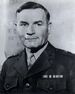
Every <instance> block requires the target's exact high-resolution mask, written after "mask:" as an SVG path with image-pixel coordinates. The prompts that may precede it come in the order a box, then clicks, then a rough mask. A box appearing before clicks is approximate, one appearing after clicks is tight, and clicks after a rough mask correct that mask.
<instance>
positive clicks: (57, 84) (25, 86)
mask: <svg viewBox="0 0 75 94" xmlns="http://www.w3.org/2000/svg"><path fill="white" fill-rule="evenodd" d="M26 58H27V57H26V52H25V50H24V51H22V52H21V53H20V54H18V55H16V56H12V57H9V58H8V59H7V60H6V61H5V62H4V64H3V68H2V71H1V75H0V94H75V62H74V58H73V56H72V54H70V53H67V52H65V51H63V50H60V49H56V48H55V47H53V46H52V45H51V44H50V43H48V46H47V47H46V49H45V50H44V51H43V52H42V54H41V55H40V56H39V57H38V59H37V60H36V61H35V63H34V64H33V65H32V67H31V68H30V69H29V70H28V67H27V59H26Z"/></svg>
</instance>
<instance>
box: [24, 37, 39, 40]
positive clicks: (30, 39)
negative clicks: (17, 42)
mask: <svg viewBox="0 0 75 94" xmlns="http://www.w3.org/2000/svg"><path fill="white" fill-rule="evenodd" d="M36 39H38V37H35V38H25V40H36Z"/></svg>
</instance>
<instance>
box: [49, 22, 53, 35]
mask: <svg viewBox="0 0 75 94" xmlns="http://www.w3.org/2000/svg"><path fill="white" fill-rule="evenodd" d="M51 26H52V22H49V23H48V34H50V32H51Z"/></svg>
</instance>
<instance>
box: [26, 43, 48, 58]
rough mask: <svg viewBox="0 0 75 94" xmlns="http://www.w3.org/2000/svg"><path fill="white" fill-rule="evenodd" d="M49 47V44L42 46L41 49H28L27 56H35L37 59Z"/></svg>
mask: <svg viewBox="0 0 75 94" xmlns="http://www.w3.org/2000/svg"><path fill="white" fill-rule="evenodd" d="M47 45H48V42H47V43H45V44H44V45H42V46H41V47H39V48H34V49H29V48H26V54H27V57H29V56H30V55H31V54H34V55H35V56H36V58H38V57H39V55H40V54H41V53H42V52H43V51H44V49H45V48H46V47H47Z"/></svg>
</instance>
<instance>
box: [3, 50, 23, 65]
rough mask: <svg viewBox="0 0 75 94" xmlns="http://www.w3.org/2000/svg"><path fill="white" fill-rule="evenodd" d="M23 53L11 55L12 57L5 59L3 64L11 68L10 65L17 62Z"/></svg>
mask: <svg viewBox="0 0 75 94" xmlns="http://www.w3.org/2000/svg"><path fill="white" fill-rule="evenodd" d="M23 53H24V50H23V51H21V52H20V53H18V54H16V55H12V56H10V57H8V58H7V59H6V61H5V62H4V64H5V65H7V66H11V65H12V64H15V63H16V61H17V60H19V58H20V57H21V56H22V54H23Z"/></svg>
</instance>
